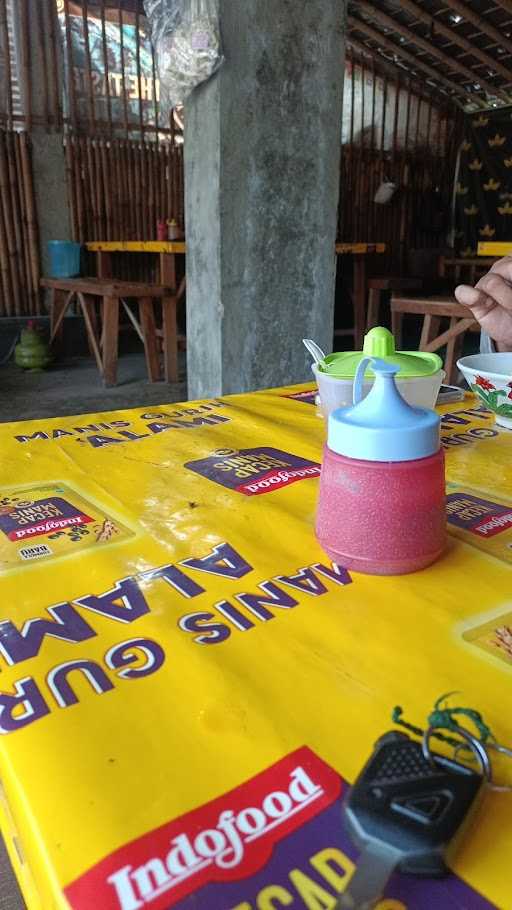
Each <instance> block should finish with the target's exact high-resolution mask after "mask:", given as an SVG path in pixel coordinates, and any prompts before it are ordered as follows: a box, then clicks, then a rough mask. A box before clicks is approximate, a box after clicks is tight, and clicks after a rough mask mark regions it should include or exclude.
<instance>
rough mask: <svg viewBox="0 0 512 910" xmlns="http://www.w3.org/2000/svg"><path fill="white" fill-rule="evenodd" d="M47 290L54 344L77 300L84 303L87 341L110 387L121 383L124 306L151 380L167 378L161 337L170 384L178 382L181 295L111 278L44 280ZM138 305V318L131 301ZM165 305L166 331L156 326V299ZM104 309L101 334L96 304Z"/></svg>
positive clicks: (81, 307) (159, 286)
mask: <svg viewBox="0 0 512 910" xmlns="http://www.w3.org/2000/svg"><path fill="white" fill-rule="evenodd" d="M41 286H42V287H44V288H48V289H49V290H50V291H51V312H50V319H51V343H53V342H54V341H55V339H56V338H57V336H58V335H59V334H60V333H61V330H62V321H63V319H64V316H65V314H66V311H67V309H68V307H69V305H70V304H71V302H72V301H73V300H76V301H77V302H78V306H79V307H80V309H81V311H82V314H83V317H84V321H85V327H86V330H87V338H88V341H89V347H90V349H91V352H92V354H93V355H94V357H95V359H96V363H97V365H98V370H99V372H100V374H101V376H102V377H103V381H104V383H105V385H107V386H108V385H115V384H116V381H117V359H118V346H119V303H120V302H121V305H122V306H123V307H124V309H125V311H126V313H127V315H128V317H129V319H130V322H131V323H132V325H133V326H134V328H135V330H136V332H137V334H138V335H139V338H140V339H141V341H142V343H143V345H144V353H145V356H146V365H147V370H148V378H149V380H150V382H158V380H159V379H161V378H162V374H161V368H160V356H159V350H158V347H159V345H158V336H161V337H162V341H163V355H164V356H163V359H164V375H165V379H166V381H167V382H178V338H177V328H176V307H177V299H178V295H177V294H176V293H175V292H173V291H172V290H171V289H170V288H167V287H162V286H161V285H154V284H144V283H141V282H133V281H115V280H109V279H105V278H43V279H42V280H41ZM129 298H133V299H135V300H136V301H137V305H138V315H139V319H138V320H137V319H136V317H135V315H134V314H133V312H132V310H131V309H130V307H129V306H128V304H127V303H126V301H127V299H129ZM155 299H159V300H161V302H162V330H161V331H160V330H158V329H157V328H156V321H155V311H154V301H155ZM98 302H99V305H100V317H101V324H102V327H101V332H99V331H98V320H97V314H96V304H97V303H98Z"/></svg>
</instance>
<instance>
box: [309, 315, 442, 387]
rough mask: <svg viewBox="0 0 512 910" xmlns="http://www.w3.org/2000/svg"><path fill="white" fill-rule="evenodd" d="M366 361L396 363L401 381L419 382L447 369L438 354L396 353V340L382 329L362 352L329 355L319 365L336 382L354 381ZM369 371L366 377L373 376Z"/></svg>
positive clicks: (366, 342)
mask: <svg viewBox="0 0 512 910" xmlns="http://www.w3.org/2000/svg"><path fill="white" fill-rule="evenodd" d="M363 357H379V358H380V359H381V360H385V361H386V362H387V363H396V364H397V365H398V366H399V367H400V372H399V374H398V376H399V378H400V379H417V378H418V377H420V376H433V375H434V373H437V372H438V370H441V369H442V368H443V361H442V360H441V358H440V357H439V356H438V355H437V354H424V353H422V352H421V351H396V350H395V339H394V337H393V335H392V334H391V332H390V331H389V330H388V329H384V328H382V327H381V326H378V327H377V328H375V329H371V331H370V332H368V334H367V336H366V338H365V339H364V348H363V350H362V351H340V352H339V353H337V354H328V355H327V357H325V359H324V360H321V361H320V363H319V364H318V369H319V371H320V372H321V373H328V374H329V376H334V377H336V379H353V378H354V376H355V375H356V371H357V368H358V366H359V364H360V363H361V360H362V359H363ZM373 375H374V373H373V371H372V370H371V369H367V370H366V373H365V376H370V377H371V376H373Z"/></svg>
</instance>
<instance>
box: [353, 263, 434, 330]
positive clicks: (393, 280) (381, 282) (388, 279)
mask: <svg viewBox="0 0 512 910" xmlns="http://www.w3.org/2000/svg"><path fill="white" fill-rule="evenodd" d="M421 287H422V279H421V278H402V277H401V276H397V275H389V276H383V277H378V278H369V279H368V314H367V320H366V330H367V331H369V330H370V329H373V328H375V326H377V325H379V319H380V307H381V302H382V295H383V294H385V293H386V292H389V291H393V292H394V291H419V290H421Z"/></svg>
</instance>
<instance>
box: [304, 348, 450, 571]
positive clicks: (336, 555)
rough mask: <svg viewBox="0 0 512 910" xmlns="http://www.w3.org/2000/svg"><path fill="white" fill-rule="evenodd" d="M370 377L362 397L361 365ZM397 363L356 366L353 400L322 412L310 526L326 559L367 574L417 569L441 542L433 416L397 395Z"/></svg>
mask: <svg viewBox="0 0 512 910" xmlns="http://www.w3.org/2000/svg"><path fill="white" fill-rule="evenodd" d="M369 363H371V365H372V369H373V371H374V373H375V382H374V384H373V386H372V388H371V390H370V392H369V393H368V395H367V396H366V398H363V382H364V376H365V371H366V368H367V366H368V364H369ZM399 371H400V366H399V365H398V364H394V363H389V362H388V361H386V360H382V359H380V358H376V357H372V358H365V359H363V360H362V361H361V363H360V364H359V366H358V368H357V372H356V376H355V381H354V406H353V407H351V408H339V409H338V410H336V411H333V412H332V413H331V414H330V415H329V420H328V433H327V445H326V446H325V450H324V459H323V464H322V474H321V477H320V501H319V503H318V512H317V525H316V533H317V537H318V540H319V542H320V544H321V545H322V547H323V549H324V550H325V551H326V553H327V554H328V555H329V556H330V558H331V559H332V561H333V562H334V563H337V564H338V565H340V566H344V567H345V568H346V569H354V571H356V572H364V573H367V574H369V575H404V574H405V573H407V572H417V571H418V569H424V568H425V567H426V566H429V565H430V564H431V563H433V562H435V560H436V559H438V557H439V556H440V555H441V553H442V552H443V550H444V548H445V546H446V506H445V479H444V454H443V451H442V449H441V440H440V420H439V416H438V415H437V414H436V413H435V412H434V411H431V410H428V409H427V408H413V407H411V406H410V405H409V404H407V402H406V401H405V400H404V399H403V398H402V396H401V394H400V392H399V391H398V389H397V386H396V382H395V376H396V374H397V373H398V372H399Z"/></svg>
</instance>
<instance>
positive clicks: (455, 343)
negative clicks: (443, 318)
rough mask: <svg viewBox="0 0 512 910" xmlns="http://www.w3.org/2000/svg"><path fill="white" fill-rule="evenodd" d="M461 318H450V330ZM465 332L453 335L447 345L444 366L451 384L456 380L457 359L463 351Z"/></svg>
mask: <svg viewBox="0 0 512 910" xmlns="http://www.w3.org/2000/svg"><path fill="white" fill-rule="evenodd" d="M460 321H461V320H460V319H450V330H451V329H454V328H455V327H456V325H457V324H458V323H460ZM464 334H465V333H460V334H458V335H453V336H452V337H451V338H450V340H449V342H448V344H447V345H446V357H445V361H444V368H445V370H446V381H447V382H448V383H449V384H450V385H451V384H452V383H453V382H454V381H455V376H454V374H455V367H456V364H457V360H458V359H459V357H460V353H461V351H462V343H463V341H464Z"/></svg>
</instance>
